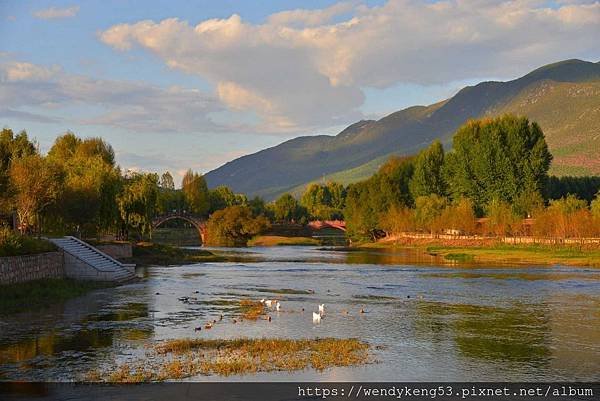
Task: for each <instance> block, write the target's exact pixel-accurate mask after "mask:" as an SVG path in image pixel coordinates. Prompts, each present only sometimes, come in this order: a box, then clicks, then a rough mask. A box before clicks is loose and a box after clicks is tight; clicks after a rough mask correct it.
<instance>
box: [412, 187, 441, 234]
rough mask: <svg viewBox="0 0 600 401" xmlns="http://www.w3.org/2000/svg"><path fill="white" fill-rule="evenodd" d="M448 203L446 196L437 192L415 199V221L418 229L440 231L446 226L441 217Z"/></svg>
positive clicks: (431, 231) (432, 231)
mask: <svg viewBox="0 0 600 401" xmlns="http://www.w3.org/2000/svg"><path fill="white" fill-rule="evenodd" d="M447 205H448V202H447V200H446V198H443V197H441V196H439V195H436V194H430V195H426V196H419V197H418V198H416V199H415V223H416V227H417V229H420V230H424V231H429V232H430V233H431V234H433V233H439V232H440V231H441V230H442V229H443V228H444V227H442V225H443V224H442V222H441V219H440V217H441V216H442V213H443V212H444V209H445V208H446V206H447Z"/></svg>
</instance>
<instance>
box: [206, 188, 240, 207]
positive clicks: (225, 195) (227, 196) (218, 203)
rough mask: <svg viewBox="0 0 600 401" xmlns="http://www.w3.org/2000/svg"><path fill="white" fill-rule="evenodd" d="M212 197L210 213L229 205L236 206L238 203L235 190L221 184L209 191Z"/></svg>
mask: <svg viewBox="0 0 600 401" xmlns="http://www.w3.org/2000/svg"><path fill="white" fill-rule="evenodd" d="M209 198H210V213H214V212H215V211H217V210H221V209H225V208H226V207H228V206H234V205H236V204H237V200H238V199H237V197H236V195H235V194H234V193H233V191H232V190H231V189H230V188H229V187H227V186H225V185H220V186H218V187H216V188H215V189H212V190H210V191H209Z"/></svg>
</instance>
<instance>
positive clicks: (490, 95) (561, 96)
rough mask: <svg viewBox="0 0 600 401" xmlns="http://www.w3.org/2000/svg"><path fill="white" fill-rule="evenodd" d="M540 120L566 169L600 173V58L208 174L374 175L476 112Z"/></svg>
mask: <svg viewBox="0 0 600 401" xmlns="http://www.w3.org/2000/svg"><path fill="white" fill-rule="evenodd" d="M507 112H510V113H515V114H519V115H526V116H528V117H529V118H530V119H531V120H534V121H537V122H539V123H540V125H541V127H542V129H543V130H544V132H545V133H546V136H547V140H548V143H549V145H550V149H551V151H552V152H553V154H554V155H555V162H554V164H553V167H552V169H553V171H554V172H556V173H559V174H589V173H600V156H598V155H597V154H596V153H597V150H598V149H600V63H591V62H586V61H581V60H567V61H562V62H559V63H555V64H550V65H547V66H544V67H541V68H539V69H537V70H534V71H532V72H531V73H529V74H527V75H525V76H523V77H521V78H519V79H515V80H513V81H508V82H482V83H480V84H477V85H475V86H469V87H465V88H463V89H462V90H460V91H459V92H458V93H457V94H456V95H455V96H453V97H452V98H450V99H448V100H445V101H442V102H439V103H436V104H433V105H430V106H414V107H409V108H407V109H404V110H401V111H398V112H395V113H392V114H390V115H388V116H386V117H384V118H382V119H380V120H377V121H372V120H368V121H359V122H357V123H355V124H352V125H350V126H349V127H347V128H346V129H344V130H343V131H342V132H340V133H339V134H338V135H336V136H326V135H319V136H305V137H298V138H295V139H292V140H289V141H286V142H284V143H282V144H280V145H277V146H274V147H272V148H268V149H265V150H262V151H260V152H257V153H254V154H251V155H247V156H243V157H240V158H238V159H235V160H233V161H231V162H228V163H226V164H225V165H223V166H221V167H219V168H217V169H215V170H213V171H211V172H209V173H208V174H206V180H207V182H208V185H209V187H215V186H218V185H227V186H229V187H231V188H232V189H233V190H234V191H235V192H243V193H247V194H248V195H261V196H264V197H265V198H267V199H272V198H274V197H276V196H277V195H279V194H281V193H283V192H286V191H290V190H296V191H298V190H299V188H302V187H303V186H304V185H306V184H307V183H309V182H311V181H316V180H321V179H323V177H325V179H335V180H338V181H341V182H343V183H349V182H352V181H356V180H358V179H362V178H365V177H368V176H369V175H370V174H372V172H374V171H375V170H376V169H377V167H378V166H379V165H380V164H381V163H382V162H383V161H385V159H386V158H387V157H388V156H389V155H391V154H412V153H416V152H417V151H418V150H420V149H421V148H423V147H425V146H427V145H428V144H429V143H430V142H431V141H432V140H433V139H435V138H440V139H441V140H442V141H446V142H447V141H449V140H450V138H451V135H452V133H453V132H454V130H455V129H456V128H458V127H459V126H460V125H461V124H462V123H464V122H465V121H466V120H468V119H469V118H476V117H482V116H487V115H489V116H492V115H498V114H502V113H507Z"/></svg>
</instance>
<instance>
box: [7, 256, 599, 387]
mask: <svg viewBox="0 0 600 401" xmlns="http://www.w3.org/2000/svg"><path fill="white" fill-rule="evenodd" d="M229 252H231V250H229ZM233 252H235V253H236V254H237V255H238V256H239V261H238V262H227V263H206V264H197V265H187V266H173V267H151V268H147V269H146V276H145V278H144V279H143V280H142V282H140V283H137V284H133V285H127V286H123V287H119V288H115V289H106V290H100V291H97V292H94V293H92V294H90V295H88V296H85V297H82V298H79V299H77V300H72V301H69V302H67V303H65V304H63V305H55V306H52V307H50V308H48V309H45V310H44V311H40V312H38V313H29V314H26V315H19V316H11V317H9V318H8V319H9V320H8V321H4V322H2V323H3V324H2V325H0V378H2V379H4V380H6V379H23V380H77V379H81V378H82V375H83V374H84V373H85V372H87V371H89V370H91V369H96V368H102V367H104V368H106V367H110V366H114V365H115V364H118V363H122V362H127V361H129V360H133V359H136V358H140V357H144V355H145V351H144V350H145V348H144V347H145V346H147V345H148V344H151V343H153V342H156V341H160V340H162V339H172V338H183V337H201V338H232V337H239V336H241V335H242V336H246V337H289V338H306V337H327V336H334V337H357V338H360V339H363V340H365V341H367V342H369V343H370V344H372V345H373V346H374V347H375V346H377V348H375V349H374V353H375V356H376V358H377V359H378V360H379V361H380V363H377V364H373V365H367V366H362V367H356V368H337V369H332V370H328V371H326V372H321V373H320V372H316V371H310V370H307V371H302V372H294V373H283V372H279V373H278V372H275V373H268V374H266V373H265V374H258V375H256V376H251V377H249V376H244V377H235V376H233V377H228V378H227V379H228V380H319V379H321V380H322V379H324V378H329V379H332V380H334V379H338V380H357V379H358V380H542V379H547V380H559V379H560V380H575V379H577V380H598V379H599V378H600V373H599V372H598V369H597V367H598V366H600V271H599V270H593V269H581V268H573V269H572V268H560V267H554V268H547V267H546V268H527V267H508V268H507V267H498V268H494V267H490V266H472V265H470V266H468V268H466V269H465V268H462V265H460V266H453V265H447V264H445V265H440V263H442V262H443V261H440V260H437V262H439V263H437V262H436V260H435V259H436V258H438V257H435V256H431V255H420V256H417V255H416V254H413V253H412V251H410V250H408V251H406V252H382V251H379V250H376V251H367V252H364V251H362V252H339V251H329V250H319V249H316V248H306V247H281V248H253V249H236V250H234V251H233ZM413 258H414V259H413ZM246 298H250V299H261V298H278V299H280V300H281V303H282V310H281V311H280V312H275V311H272V312H271V316H272V321H270V322H269V321H266V320H258V321H239V320H238V321H237V322H236V323H234V322H233V318H234V317H236V316H237V315H236V314H238V313H239V300H240V299H246ZM321 303H325V304H326V316H325V318H324V319H323V321H322V322H321V324H319V325H313V324H312V321H311V313H312V310H316V308H317V305H318V304H321ZM362 312H364V313H362ZM221 315H223V318H222V319H221ZM213 320H218V323H216V324H215V325H214V327H213V328H212V329H211V330H202V331H195V330H194V329H195V328H196V327H198V326H204V324H205V323H206V322H208V321H213ZM194 379H195V380H211V379H214V377H213V378H210V377H197V378H194Z"/></svg>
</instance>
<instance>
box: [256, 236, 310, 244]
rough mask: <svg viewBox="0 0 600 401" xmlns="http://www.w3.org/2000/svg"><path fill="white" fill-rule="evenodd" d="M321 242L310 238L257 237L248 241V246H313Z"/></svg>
mask: <svg viewBox="0 0 600 401" xmlns="http://www.w3.org/2000/svg"><path fill="white" fill-rule="evenodd" d="M320 244H321V241H319V240H318V239H315V238H311V237H284V236H279V235H259V236H256V237H254V238H252V239H251V240H250V241H248V246H285V245H296V246H314V245H320Z"/></svg>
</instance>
